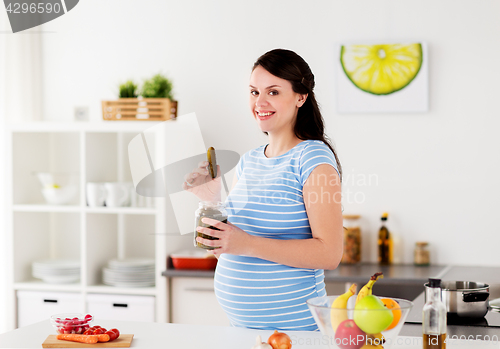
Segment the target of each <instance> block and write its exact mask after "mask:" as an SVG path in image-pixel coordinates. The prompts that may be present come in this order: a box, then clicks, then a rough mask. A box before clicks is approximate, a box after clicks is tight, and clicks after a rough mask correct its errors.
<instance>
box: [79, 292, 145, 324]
mask: <svg viewBox="0 0 500 349" xmlns="http://www.w3.org/2000/svg"><path fill="white" fill-rule="evenodd" d="M87 310H88V312H89V313H90V314H92V315H93V316H94V318H95V319H96V321H99V320H129V321H143V322H153V321H155V297H154V296H129V295H114V294H97V293H92V294H88V295H87Z"/></svg>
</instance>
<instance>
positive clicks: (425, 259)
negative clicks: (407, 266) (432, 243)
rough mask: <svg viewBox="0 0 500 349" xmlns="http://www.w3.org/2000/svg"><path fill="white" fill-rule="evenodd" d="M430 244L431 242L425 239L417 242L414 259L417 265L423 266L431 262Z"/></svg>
mask: <svg viewBox="0 0 500 349" xmlns="http://www.w3.org/2000/svg"><path fill="white" fill-rule="evenodd" d="M428 245H429V243H428V242H425V241H418V242H416V243H415V252H414V259H413V261H414V264H415V265H419V266H423V265H429V264H430V262H431V260H430V252H429V248H428V247H427V246H428Z"/></svg>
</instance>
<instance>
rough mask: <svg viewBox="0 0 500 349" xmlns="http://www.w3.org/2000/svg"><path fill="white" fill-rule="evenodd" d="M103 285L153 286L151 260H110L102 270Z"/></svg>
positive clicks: (153, 262) (153, 271)
mask: <svg viewBox="0 0 500 349" xmlns="http://www.w3.org/2000/svg"><path fill="white" fill-rule="evenodd" d="M102 279H103V282H104V284H106V285H110V286H117V287H148V286H154V284H155V261H154V260H153V259H142V258H128V259H113V260H110V261H109V263H108V266H107V267H105V268H103V269H102Z"/></svg>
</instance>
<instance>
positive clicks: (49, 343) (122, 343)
mask: <svg viewBox="0 0 500 349" xmlns="http://www.w3.org/2000/svg"><path fill="white" fill-rule="evenodd" d="M133 337H134V335H133V334H121V333H120V337H118V338H117V339H115V340H114V341H111V342H103V343H96V344H86V343H79V342H72V341H64V340H60V339H57V335H56V334H51V335H49V336H48V337H47V339H46V340H45V341H44V342H43V343H42V347H43V348H129V347H130V343H132V338H133Z"/></svg>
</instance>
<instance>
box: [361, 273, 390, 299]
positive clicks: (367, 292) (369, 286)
mask: <svg viewBox="0 0 500 349" xmlns="http://www.w3.org/2000/svg"><path fill="white" fill-rule="evenodd" d="M383 277H384V274H383V273H375V274H373V275H372V277H371V278H370V281H368V282H367V284H366V285H364V286H363V288H361V290H359V293H358V297H357V298H356V304H357V303H358V302H359V301H360V300H362V299H363V298H365V297H366V296H368V295H370V294H372V287H373V284H374V283H375V281H377V280H378V279H382V278H383Z"/></svg>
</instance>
